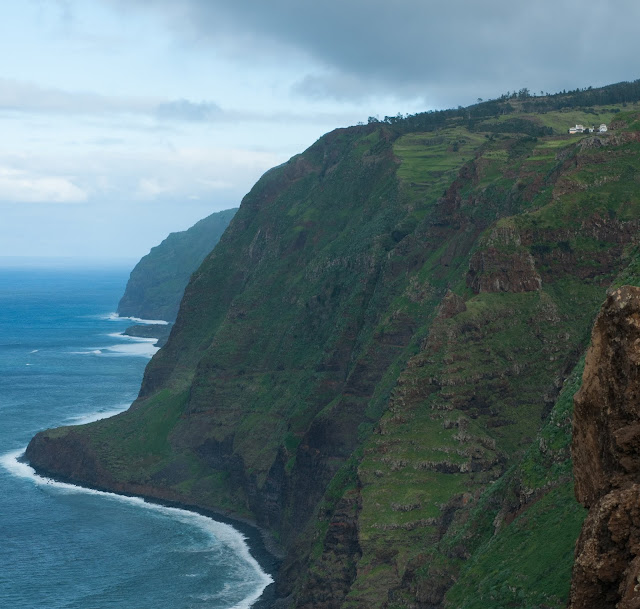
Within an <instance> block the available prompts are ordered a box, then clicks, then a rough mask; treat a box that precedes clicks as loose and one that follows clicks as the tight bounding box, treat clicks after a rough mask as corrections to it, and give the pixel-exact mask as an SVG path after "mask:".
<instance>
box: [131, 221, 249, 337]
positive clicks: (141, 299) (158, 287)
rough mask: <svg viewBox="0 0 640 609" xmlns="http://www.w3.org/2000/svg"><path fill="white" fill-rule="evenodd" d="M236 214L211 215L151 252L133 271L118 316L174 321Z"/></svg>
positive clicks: (169, 237) (166, 240) (174, 235)
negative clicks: (191, 283) (187, 289)
mask: <svg viewBox="0 0 640 609" xmlns="http://www.w3.org/2000/svg"><path fill="white" fill-rule="evenodd" d="M236 211H237V210H236V209H227V210H225V211H220V212H216V213H214V214H211V215H210V216H207V217H206V218H204V219H203V220H200V221H199V222H197V223H196V224H194V225H193V226H192V227H191V228H189V229H188V230H186V231H182V232H179V233H171V234H170V235H169V236H168V237H167V238H166V239H165V240H164V241H163V242H162V243H161V244H160V245H158V246H156V247H153V248H151V251H150V252H149V253H148V254H147V255H146V256H144V257H143V258H142V259H141V260H140V262H138V264H136V266H135V267H134V269H133V270H132V271H131V276H130V277H129V281H128V282H127V287H126V289H125V292H124V294H123V295H122V298H121V299H120V303H119V304H118V315H120V316H121V317H141V318H143V319H163V320H165V321H173V320H174V319H175V318H176V315H177V314H178V308H179V307H180V300H182V295H183V293H184V289H185V287H186V286H187V283H189V278H190V277H191V274H192V273H193V272H194V271H195V270H196V269H197V268H198V267H199V266H200V264H201V263H202V261H203V260H204V259H205V257H206V256H207V254H208V253H209V252H210V251H211V250H212V249H213V248H214V247H215V245H216V243H218V241H220V237H221V236H222V233H223V232H224V231H225V230H226V228H227V226H228V225H229V222H231V219H232V218H233V216H234V215H235V213H236ZM154 336H155V334H154Z"/></svg>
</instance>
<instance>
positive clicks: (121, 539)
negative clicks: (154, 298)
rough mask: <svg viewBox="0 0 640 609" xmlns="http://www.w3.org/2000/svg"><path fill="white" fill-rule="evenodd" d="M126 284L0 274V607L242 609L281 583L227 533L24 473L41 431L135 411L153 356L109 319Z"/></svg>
mask: <svg viewBox="0 0 640 609" xmlns="http://www.w3.org/2000/svg"><path fill="white" fill-rule="evenodd" d="M127 276H128V271H127V270H125V269H116V270H110V269H106V268H101V269H98V270H79V269H70V268H67V269H63V270H59V269H58V270H57V269H54V268H48V269H37V268H12V269H8V268H0V607H11V608H12V609H22V608H24V609H33V608H34V607H46V608H47V609H62V608H64V609H102V608H105V609H106V608H113V609H120V608H122V609H125V608H126V609H146V608H149V609H151V608H153V609H162V608H167V609H169V608H171V609H180V608H187V607H189V608H191V607H193V608H200V607H202V608H205V607H206V608H210V609H222V608H226V609H229V608H231V607H234V608H235V609H241V608H243V607H248V606H250V604H251V602H252V601H253V600H255V599H256V598H257V596H259V594H260V592H261V591H262V590H263V588H264V587H265V586H266V585H267V584H268V583H269V582H270V581H271V580H270V578H269V576H268V575H266V574H265V573H264V572H262V571H261V569H260V567H259V566H258V564H257V563H256V561H255V560H254V559H253V558H252V556H251V555H250V554H249V551H248V548H247V545H246V543H245V542H244V540H243V537H242V535H240V534H239V533H238V532H237V531H236V530H235V529H233V528H232V527H230V526H229V525H227V524H223V523H218V522H215V521H213V520H211V519H208V518H205V517H204V516H201V515H199V514H193V513H190V512H185V511H183V510H176V509H174V508H167V507H162V506H157V505H151V504H148V503H145V502H143V501H142V500H140V499H136V498H126V497H119V496H117V495H113V494H109V493H101V492H98V491H91V490H85V489H80V488H78V487H74V486H72V485H67V484H61V483H57V482H53V481H51V480H47V479H44V478H41V477H39V476H37V475H35V474H34V472H33V470H32V469H31V468H29V467H28V466H27V465H25V464H22V463H20V462H19V461H18V458H19V456H20V455H21V454H22V453H23V452H24V449H25V448H26V445H27V443H28V442H29V440H30V439H31V437H32V436H33V435H34V434H35V433H36V432H38V431H39V430H41V429H45V428H48V427H52V426H59V425H69V424H78V423H84V422H88V421H90V420H95V419H97V418H102V417H105V416H110V415H113V414H115V413H117V412H119V411H121V410H123V409H126V408H127V407H128V406H129V404H130V403H131V402H132V401H133V400H134V399H135V397H136V395H137V392H138V389H139V387H140V381H141V379H142V374H143V371H144V367H145V365H146V363H147V362H148V360H149V357H150V356H151V355H152V354H153V352H154V351H155V348H154V347H153V341H149V340H145V339H131V338H126V337H123V336H122V335H121V334H120V333H121V332H122V331H123V330H124V329H125V328H126V327H127V326H128V325H130V323H131V322H129V321H127V320H121V319H118V318H116V317H115V316H114V315H113V314H112V312H113V311H114V310H115V308H116V305H117V302H118V299H119V297H120V296H121V294H122V292H123V290H124V286H125V284H126V280H127Z"/></svg>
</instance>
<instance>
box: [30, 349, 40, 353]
mask: <svg viewBox="0 0 640 609" xmlns="http://www.w3.org/2000/svg"><path fill="white" fill-rule="evenodd" d="M38 351H40V349H34V350H33V351H29V353H38Z"/></svg>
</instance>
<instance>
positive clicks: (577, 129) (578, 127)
mask: <svg viewBox="0 0 640 609" xmlns="http://www.w3.org/2000/svg"><path fill="white" fill-rule="evenodd" d="M569 133H584V125H576V126H575V127H570V128H569Z"/></svg>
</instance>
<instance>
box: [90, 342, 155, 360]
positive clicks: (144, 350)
mask: <svg viewBox="0 0 640 609" xmlns="http://www.w3.org/2000/svg"><path fill="white" fill-rule="evenodd" d="M155 342H156V340H155V339H151V340H150V341H149V340H147V339H144V342H134V343H129V344H126V343H125V344H122V345H112V346H110V347H104V348H103V349H102V352H101V355H112V356H118V355H119V356H123V355H133V356H139V357H153V356H154V355H155V354H156V353H157V352H158V350H159V347H155V346H154V343H155Z"/></svg>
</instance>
